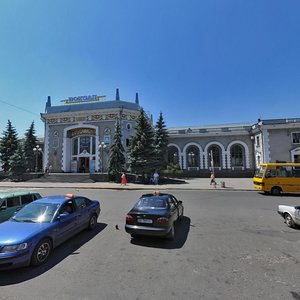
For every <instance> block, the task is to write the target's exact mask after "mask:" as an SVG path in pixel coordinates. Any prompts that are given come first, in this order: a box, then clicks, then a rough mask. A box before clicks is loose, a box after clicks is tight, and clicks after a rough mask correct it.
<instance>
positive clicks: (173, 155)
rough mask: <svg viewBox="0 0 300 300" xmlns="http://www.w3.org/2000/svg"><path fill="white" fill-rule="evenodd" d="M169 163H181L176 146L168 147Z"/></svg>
mask: <svg viewBox="0 0 300 300" xmlns="http://www.w3.org/2000/svg"><path fill="white" fill-rule="evenodd" d="M168 163H169V164H174V165H177V164H179V155H178V150H177V148H176V147H169V148H168Z"/></svg>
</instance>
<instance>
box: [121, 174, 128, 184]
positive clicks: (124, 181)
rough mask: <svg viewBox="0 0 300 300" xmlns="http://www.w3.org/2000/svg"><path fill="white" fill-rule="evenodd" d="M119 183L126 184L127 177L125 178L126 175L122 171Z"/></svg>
mask: <svg viewBox="0 0 300 300" xmlns="http://www.w3.org/2000/svg"><path fill="white" fill-rule="evenodd" d="M121 185H127V179H126V175H125V173H124V172H123V174H122V176H121Z"/></svg>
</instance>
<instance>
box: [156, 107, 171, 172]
mask: <svg viewBox="0 0 300 300" xmlns="http://www.w3.org/2000/svg"><path fill="white" fill-rule="evenodd" d="M154 145H155V156H156V160H157V163H158V166H157V169H164V168H165V166H166V164H167V160H166V157H167V146H168V131H167V129H166V125H165V121H164V118H163V115H162V112H161V113H160V115H159V118H158V120H157V123H156V125H155V135H154Z"/></svg>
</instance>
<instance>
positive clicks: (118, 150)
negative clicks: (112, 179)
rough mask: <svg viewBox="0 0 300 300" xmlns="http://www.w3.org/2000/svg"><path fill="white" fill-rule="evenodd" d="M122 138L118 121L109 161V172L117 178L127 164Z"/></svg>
mask: <svg viewBox="0 0 300 300" xmlns="http://www.w3.org/2000/svg"><path fill="white" fill-rule="evenodd" d="M121 138H122V134H121V127H120V121H119V120H117V121H116V124H115V134H114V139H113V143H112V145H111V147H110V153H109V161H108V172H109V173H110V174H111V175H113V176H116V175H117V174H118V173H119V172H121V171H122V170H123V168H124V164H125V156H124V152H125V150H124V147H123V145H122V141H121Z"/></svg>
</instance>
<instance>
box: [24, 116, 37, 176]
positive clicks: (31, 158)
mask: <svg viewBox="0 0 300 300" xmlns="http://www.w3.org/2000/svg"><path fill="white" fill-rule="evenodd" d="M36 143H37V138H36V136H35V128H34V122H32V123H31V125H30V127H29V128H28V129H27V131H26V132H25V140H24V145H23V149H24V159H25V167H26V169H28V170H30V171H33V170H34V168H35V154H34V152H33V148H34V147H35V146H36Z"/></svg>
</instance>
